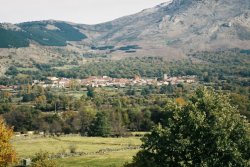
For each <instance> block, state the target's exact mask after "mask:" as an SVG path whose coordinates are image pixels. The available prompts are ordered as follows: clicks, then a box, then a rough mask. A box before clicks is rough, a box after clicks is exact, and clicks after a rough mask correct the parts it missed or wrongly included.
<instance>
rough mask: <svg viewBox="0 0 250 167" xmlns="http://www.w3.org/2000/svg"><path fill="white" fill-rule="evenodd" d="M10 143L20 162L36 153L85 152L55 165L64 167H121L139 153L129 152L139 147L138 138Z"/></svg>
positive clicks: (70, 138)
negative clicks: (72, 148)
mask: <svg viewBox="0 0 250 167" xmlns="http://www.w3.org/2000/svg"><path fill="white" fill-rule="evenodd" d="M12 143H13V145H14V147H15V149H16V151H17V153H18V155H19V157H20V158H21V159H22V158H28V157H32V156H33V155H34V154H35V153H37V152H41V151H44V152H49V153H50V154H57V153H69V152H70V147H72V146H74V147H75V148H76V152H84V153H86V154H85V155H82V156H73V157H65V158H59V159H56V161H57V162H58V165H60V166H65V167H78V166H79V167H80V166H81V167H88V166H91V167H99V166H100V167H101V166H103V167H108V166H110V167H111V166H112V167H120V166H122V165H123V164H124V163H125V162H129V161H131V159H132V157H133V155H135V154H136V152H138V149H135V148H133V149H128V148H129V147H134V146H140V144H141V141H140V138H138V137H129V138H100V137H81V136H65V137H41V136H32V137H15V138H13V140H12ZM101 150H108V151H101ZM100 151H101V152H100Z"/></svg>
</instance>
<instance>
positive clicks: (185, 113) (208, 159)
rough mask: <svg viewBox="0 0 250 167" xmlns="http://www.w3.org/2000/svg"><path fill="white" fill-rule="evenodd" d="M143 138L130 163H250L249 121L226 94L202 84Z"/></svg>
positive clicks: (147, 166) (150, 166) (155, 166)
mask: <svg viewBox="0 0 250 167" xmlns="http://www.w3.org/2000/svg"><path fill="white" fill-rule="evenodd" d="M167 110H169V112H172V116H170V118H169V119H168V120H165V121H166V126H164V127H162V126H161V125H159V126H158V127H156V128H155V129H154V130H153V131H152V133H151V134H148V135H146V136H145V137H144V138H143V139H142V141H143V144H142V146H141V147H142V150H141V151H140V152H139V153H137V155H136V156H135V157H134V158H133V162H132V163H131V164H127V165H125V166H127V167H163V166H165V167H167V166H173V167H178V166H181V167H184V166H185V167H186V166H208V167H210V166H223V167H225V166H235V167H236V166H237V167H246V166H250V151H249V150H250V125H249V123H248V122H247V120H246V119H245V118H244V117H242V116H241V115H240V114H239V112H238V111H237V109H236V108H234V107H233V106H231V105H230V104H229V100H228V98H227V96H225V95H222V94H219V93H216V92H214V91H213V90H208V89H206V88H201V89H199V90H197V91H196V94H195V95H194V96H193V97H192V98H191V100H190V102H188V104H186V105H185V106H184V107H179V106H178V105H176V104H175V103H173V104H171V105H169V107H167Z"/></svg>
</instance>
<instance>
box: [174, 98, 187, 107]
mask: <svg viewBox="0 0 250 167" xmlns="http://www.w3.org/2000/svg"><path fill="white" fill-rule="evenodd" d="M175 101H176V103H177V104H179V105H181V106H184V105H185V104H186V101H185V100H184V99H183V98H181V97H179V98H177V99H175Z"/></svg>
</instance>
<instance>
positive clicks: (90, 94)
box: [87, 86, 95, 98]
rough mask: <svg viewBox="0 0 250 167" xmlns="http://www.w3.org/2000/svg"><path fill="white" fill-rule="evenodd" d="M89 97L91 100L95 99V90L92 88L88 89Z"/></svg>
mask: <svg viewBox="0 0 250 167" xmlns="http://www.w3.org/2000/svg"><path fill="white" fill-rule="evenodd" d="M87 96H88V97H90V98H94V97H95V90H94V88H92V87H90V86H89V87H87Z"/></svg>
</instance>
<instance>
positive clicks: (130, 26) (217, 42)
mask: <svg viewBox="0 0 250 167" xmlns="http://www.w3.org/2000/svg"><path fill="white" fill-rule="evenodd" d="M92 28H93V30H94V31H97V32H101V34H100V36H99V37H97V38H96V41H100V42H99V43H100V44H107V45H112V44H114V45H115V44H116V45H117V44H121V45H123V44H124V43H128V44H129V43H134V44H138V45H139V46H141V47H142V48H145V47H149V48H152V47H153V49H159V50H161V49H162V48H165V49H167V50H171V49H174V50H176V49H178V50H181V51H183V52H184V53H187V52H190V51H197V50H214V49H227V48H248V49H249V48H250V42H249V40H250V1H249V0H174V1H171V2H170V3H165V4H161V5H159V6H156V7H154V8H151V9H146V10H144V11H142V12H140V13H137V14H135V15H131V16H127V17H123V18H120V19H117V20H114V21H111V22H107V23H104V24H99V25H95V26H94V27H92ZM145 49H146V48H145Z"/></svg>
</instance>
